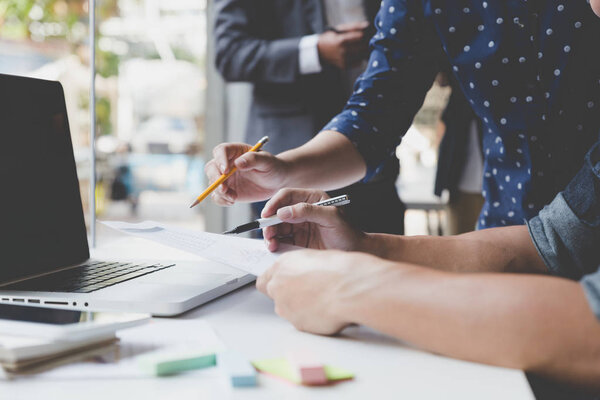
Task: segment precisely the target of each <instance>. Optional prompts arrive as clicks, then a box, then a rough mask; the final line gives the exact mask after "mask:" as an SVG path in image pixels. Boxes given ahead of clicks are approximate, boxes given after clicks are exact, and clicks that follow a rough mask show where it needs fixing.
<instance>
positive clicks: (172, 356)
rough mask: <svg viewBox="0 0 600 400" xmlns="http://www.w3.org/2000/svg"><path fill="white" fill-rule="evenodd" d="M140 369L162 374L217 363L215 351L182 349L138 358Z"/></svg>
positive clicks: (149, 372)
mask: <svg viewBox="0 0 600 400" xmlns="http://www.w3.org/2000/svg"><path fill="white" fill-rule="evenodd" d="M137 361H138V365H139V367H140V369H141V370H142V371H144V372H146V373H148V374H151V375H156V376H162V375H172V374H176V373H178V372H183V371H190V370H193V369H201V368H206V367H212V366H214V365H216V355H215V352H214V351H206V350H195V351H194V350H187V351H184V350H181V351H159V352H155V353H150V354H146V355H143V356H140V357H139V358H138V360H137Z"/></svg>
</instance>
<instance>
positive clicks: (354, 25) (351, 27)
mask: <svg viewBox="0 0 600 400" xmlns="http://www.w3.org/2000/svg"><path fill="white" fill-rule="evenodd" d="M368 27H369V22H367V21H361V22H350V23H347V24H340V25H338V26H336V27H335V29H337V30H338V31H340V32H347V31H362V30H364V29H367V28H368Z"/></svg>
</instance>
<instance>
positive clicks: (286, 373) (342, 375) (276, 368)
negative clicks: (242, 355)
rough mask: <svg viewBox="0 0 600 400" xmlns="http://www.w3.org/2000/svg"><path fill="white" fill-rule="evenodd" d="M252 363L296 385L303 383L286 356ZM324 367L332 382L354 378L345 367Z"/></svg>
mask: <svg viewBox="0 0 600 400" xmlns="http://www.w3.org/2000/svg"><path fill="white" fill-rule="evenodd" d="M252 365H254V367H255V368H256V369H257V370H259V371H260V372H263V373H265V374H269V375H273V376H276V377H278V378H282V379H285V380H286V381H290V382H292V383H295V384H296V385H299V384H300V383H301V382H300V378H299V377H298V374H297V373H296V371H295V370H294V367H293V365H292V364H291V363H290V362H289V361H288V360H287V359H286V358H284V357H282V358H270V359H266V360H257V361H253V362H252ZM323 369H324V370H325V374H326V375H327V379H328V380H329V381H330V382H335V381H341V380H346V379H352V378H354V374H353V373H352V372H350V371H348V370H347V369H344V368H339V367H333V366H330V365H325V366H323Z"/></svg>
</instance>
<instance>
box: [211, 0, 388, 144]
mask: <svg viewBox="0 0 600 400" xmlns="http://www.w3.org/2000/svg"><path fill="white" fill-rule="evenodd" d="M369 4H372V6H370V7H371V10H369V11H370V14H371V16H370V17H372V18H373V19H374V16H375V13H376V11H377V8H378V7H379V2H378V1H374V0H369ZM215 10H216V21H215V40H216V46H215V47H216V53H217V54H216V64H217V68H218V70H219V71H220V72H221V74H222V75H223V77H224V78H225V80H227V81H229V82H240V81H243V82H251V83H253V84H254V91H253V103H252V106H251V110H250V116H249V121H248V125H247V131H246V133H247V135H246V140H247V142H248V143H255V142H256V141H257V140H258V139H259V138H261V137H262V136H264V135H269V136H271V139H272V140H271V141H270V142H269V146H268V149H267V150H268V151H269V152H271V153H274V154H277V153H279V152H281V151H283V150H287V149H290V148H294V147H298V146H300V145H302V144H304V143H306V142H307V141H308V140H310V139H311V138H312V137H313V136H314V135H315V134H316V133H317V132H319V131H320V130H321V128H322V127H323V126H324V125H325V124H326V123H327V122H329V120H330V119H331V118H333V117H334V116H335V115H336V114H337V113H338V112H340V111H341V110H342V108H343V106H344V104H345V101H346V99H347V97H348V95H349V94H348V93H346V88H345V86H344V83H343V81H342V78H341V74H340V72H339V70H337V69H335V68H333V67H330V66H327V65H323V71H322V72H321V73H318V74H310V75H302V74H300V71H299V66H298V44H299V42H300V39H301V38H302V37H303V36H305V35H311V34H314V33H321V32H323V31H324V29H325V19H324V14H323V9H322V4H321V0H217V1H216V3H215Z"/></svg>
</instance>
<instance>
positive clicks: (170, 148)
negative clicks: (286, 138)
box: [0, 0, 450, 234]
mask: <svg viewBox="0 0 600 400" xmlns="http://www.w3.org/2000/svg"><path fill="white" fill-rule="evenodd" d="M211 3H212V0H101V1H99V2H98V3H97V8H96V9H97V12H96V15H97V26H96V30H97V42H96V43H95V45H96V50H97V55H96V65H95V67H96V71H97V77H96V94H97V105H96V112H97V122H96V123H97V143H96V147H97V152H96V161H97V171H96V173H97V180H98V185H97V187H96V191H95V195H96V200H97V216H98V219H100V220H103V219H105V220H110V219H118V220H125V221H138V220H146V219H153V220H157V221H161V222H164V223H169V224H175V225H180V226H186V227H193V228H197V229H206V230H209V231H221V230H223V228H224V227H226V226H232V225H237V224H239V223H242V222H245V218H247V216H248V215H249V213H248V211H247V208H248V206H247V205H236V206H235V207H233V208H232V209H227V210H224V209H220V208H217V207H215V206H213V205H211V204H203V205H202V207H198V208H197V209H194V210H189V208H188V207H189V204H190V203H191V202H192V201H193V199H194V197H195V196H196V195H197V194H199V193H200V192H201V191H202V190H203V189H204V187H205V185H206V182H205V178H204V172H203V169H204V163H205V161H206V160H207V159H208V158H210V151H211V149H212V147H213V146H214V145H216V144H218V143H220V142H222V141H240V140H242V138H243V131H244V124H245V119H246V117H247V113H248V106H249V101H250V88H249V85H248V84H240V83H236V84H228V85H226V84H224V83H223V81H222V79H221V78H220V76H219V75H218V74H217V73H216V71H215V70H214V67H213V65H214V61H213V55H212V44H211V35H212V33H211V21H210V18H208V16H210V15H211V10H212V4H211ZM89 29H90V27H89V24H88V3H87V1H81V0H0V72H1V73H7V74H15V75H24V76H32V77H38V78H43V79H50V80H57V81H60V82H61V83H62V85H63V87H64V90H65V97H66V102H67V109H68V114H69V119H70V126H71V133H72V141H73V145H74V147H75V157H76V161H77V168H78V174H79V181H80V186H81V194H82V201H83V203H84V204H83V205H84V210H86V211H87V210H88V209H89V200H90V199H89V193H90V190H89V185H90V179H89V177H90V143H89V133H90V125H89V114H88V113H89V90H90V87H89V82H90V79H89V75H90V62H89V61H90V60H89V46H90V43H89V42H88V33H89ZM449 94H450V89H449V88H445V87H440V86H438V85H434V87H433V88H432V89H431V91H430V93H429V95H428V97H427V99H426V101H425V104H424V107H423V109H422V110H421V112H420V113H419V115H418V116H417V118H416V119H415V122H414V125H413V127H412V128H411V129H410V131H409V133H408V134H407V136H406V137H405V139H404V140H403V142H402V145H401V146H399V148H398V150H397V155H398V156H399V158H400V159H401V160H402V163H401V178H400V180H399V182H398V187H399V190H400V196H401V198H402V199H403V200H404V201H405V202H406V203H407V204H408V206H409V210H408V211H407V214H406V233H407V234H424V233H427V232H431V233H437V232H439V230H440V228H441V226H440V221H442V217H443V212H444V211H443V206H442V204H443V199H439V198H437V197H435V196H434V195H433V185H434V178H435V168H436V160H437V148H438V145H439V141H440V139H441V134H440V132H439V129H438V122H439V117H440V114H441V112H442V111H443V109H444V107H445V106H446V102H447V100H448V97H449ZM267 150H268V149H267ZM206 203H208V202H206ZM87 218H88V220H89V215H87Z"/></svg>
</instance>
